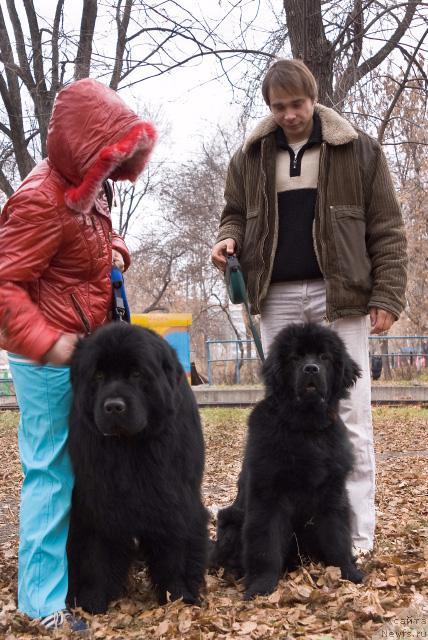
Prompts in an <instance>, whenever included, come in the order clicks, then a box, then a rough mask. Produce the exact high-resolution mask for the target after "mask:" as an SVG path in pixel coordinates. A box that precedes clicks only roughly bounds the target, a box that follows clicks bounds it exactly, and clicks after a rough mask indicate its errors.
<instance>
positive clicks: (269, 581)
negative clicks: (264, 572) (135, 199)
mask: <svg viewBox="0 0 428 640" xmlns="http://www.w3.org/2000/svg"><path fill="white" fill-rule="evenodd" d="M277 584H278V580H277V579H276V578H274V577H272V576H263V577H260V578H256V579H255V580H252V581H251V582H248V583H247V588H246V590H245V594H244V600H252V599H253V598H255V597H256V596H268V595H269V594H270V593H272V592H273V591H275V589H276V585H277Z"/></svg>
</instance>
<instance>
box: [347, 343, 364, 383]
mask: <svg viewBox="0 0 428 640" xmlns="http://www.w3.org/2000/svg"><path fill="white" fill-rule="evenodd" d="M358 378H361V369H360V367H359V366H358V365H357V363H356V362H355V360H353V359H352V358H351V356H350V355H349V354H348V352H347V351H346V350H345V353H344V360H343V386H344V387H345V389H349V388H350V387H352V385H354V384H355V383H356V382H357V380H358Z"/></svg>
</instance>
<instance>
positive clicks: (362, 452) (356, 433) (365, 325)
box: [260, 280, 375, 550]
mask: <svg viewBox="0 0 428 640" xmlns="http://www.w3.org/2000/svg"><path fill="white" fill-rule="evenodd" d="M325 310H326V307H325V284H324V281H323V280H305V281H297V282H281V283H274V284H272V285H271V286H270V287H269V290H268V294H267V296H266V298H265V300H264V301H263V303H262V308H261V315H260V328H261V335H262V344H263V349H264V351H265V353H266V354H267V353H268V352H269V348H270V345H271V343H272V340H273V338H274V337H275V335H276V334H277V333H278V332H279V331H280V330H281V329H283V328H284V327H285V326H287V325H288V324H290V323H291V322H318V323H323V324H325V323H326V322H325V320H324V316H325ZM329 326H331V328H332V329H334V330H335V331H336V332H337V333H338V334H339V336H340V337H341V338H342V340H343V341H344V343H345V345H346V347H347V349H348V352H349V354H350V355H351V357H352V358H353V359H354V360H355V362H357V364H358V365H359V366H360V367H361V371H362V376H361V378H359V379H358V381H357V383H356V384H355V385H354V387H353V388H352V389H351V393H350V396H349V398H348V399H346V400H342V401H341V403H340V411H339V413H340V416H341V418H342V420H343V422H344V423H345V425H346V428H347V429H348V433H349V436H350V438H351V442H352V444H353V447H354V453H355V469H354V471H353V473H352V475H351V476H350V477H349V478H348V482H347V489H348V494H349V500H350V503H351V510H352V519H353V521H352V538H353V544H354V545H355V546H356V547H360V548H361V549H366V550H371V549H373V539H374V529H375V506H374V498H375V457H374V447H373V426H372V416H371V404H370V403H371V382H370V365H369V347H368V333H369V320H368V316H350V317H348V318H341V319H340V320H335V321H334V322H332V323H331V324H330V325H329Z"/></svg>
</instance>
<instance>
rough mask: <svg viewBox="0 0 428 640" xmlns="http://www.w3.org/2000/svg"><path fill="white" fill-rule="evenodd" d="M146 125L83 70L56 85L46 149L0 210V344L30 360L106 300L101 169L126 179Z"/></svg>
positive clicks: (148, 142) (150, 132)
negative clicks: (82, 76) (66, 83)
mask: <svg viewBox="0 0 428 640" xmlns="http://www.w3.org/2000/svg"><path fill="white" fill-rule="evenodd" d="M155 137H156V134H155V130H154V128H153V127H152V125H150V124H149V123H146V122H143V121H141V120H140V119H139V118H138V116H137V115H136V114H135V113H134V112H133V111H132V110H131V109H129V107H127V105H126V104H125V103H124V102H123V101H122V99H121V98H120V97H119V96H118V95H117V94H116V93H115V92H114V91H113V90H111V89H109V88H108V87H105V86H104V85H102V84H101V83H99V82H97V81H96V80H91V79H89V78H86V79H84V80H79V81H77V82H74V83H73V84H71V85H69V86H68V87H66V88H65V89H63V90H62V91H61V92H60V93H59V94H58V96H57V99H56V101H55V105H54V109H53V114H52V118H51V121H50V125H49V132H48V140H47V144H48V159H47V160H44V161H42V162H41V163H39V164H38V165H37V166H36V167H35V168H34V169H33V171H32V172H31V173H30V174H29V175H28V176H27V178H26V179H25V180H24V182H23V183H22V184H21V185H20V187H19V188H18V189H17V191H16V192H15V193H14V194H13V195H12V196H11V198H9V200H8V201H7V203H6V205H5V207H4V209H3V211H2V214H1V217H0V332H1V343H0V346H1V347H2V348H4V349H7V350H9V351H11V352H14V353H18V354H21V355H23V356H25V357H27V358H30V359H32V360H36V361H43V356H44V354H46V352H47V351H48V350H49V349H50V348H51V347H52V346H53V344H54V343H55V342H56V341H57V340H58V338H59V337H60V335H61V334H62V333H88V332H90V331H92V330H93V329H95V328H96V327H98V326H100V325H102V324H103V323H105V322H106V321H107V319H108V312H109V310H110V305H111V283H110V271H111V265H112V247H113V248H115V249H117V250H118V251H120V252H121V254H122V255H123V257H124V260H125V266H126V267H128V266H129V254H128V251H127V249H126V246H125V244H124V242H123V240H122V239H121V238H120V237H119V236H118V235H117V234H115V233H114V232H113V231H112V226H111V219H110V212H109V209H108V205H107V200H106V197H105V195H104V192H103V182H104V180H105V179H106V178H108V177H109V178H112V179H113V180H121V179H122V180H123V179H130V180H135V179H136V177H137V176H138V175H139V173H141V171H142V170H143V168H144V165H145V163H146V161H147V159H148V156H149V154H150V151H151V149H152V147H153V145H154V142H155Z"/></svg>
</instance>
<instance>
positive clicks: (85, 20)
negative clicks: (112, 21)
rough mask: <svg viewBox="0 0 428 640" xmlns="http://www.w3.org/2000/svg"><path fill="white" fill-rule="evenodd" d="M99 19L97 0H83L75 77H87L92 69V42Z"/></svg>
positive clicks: (78, 78) (77, 78)
mask: <svg viewBox="0 0 428 640" xmlns="http://www.w3.org/2000/svg"><path fill="white" fill-rule="evenodd" d="M96 19H97V0H83V10H82V19H81V22H80V37H79V47H78V49H77V55H76V66H75V69H74V79H75V80H80V79H81V78H87V77H88V76H89V73H90V70H91V57H92V42H93V39H94V31H95V22H96Z"/></svg>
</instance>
